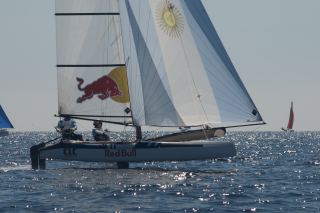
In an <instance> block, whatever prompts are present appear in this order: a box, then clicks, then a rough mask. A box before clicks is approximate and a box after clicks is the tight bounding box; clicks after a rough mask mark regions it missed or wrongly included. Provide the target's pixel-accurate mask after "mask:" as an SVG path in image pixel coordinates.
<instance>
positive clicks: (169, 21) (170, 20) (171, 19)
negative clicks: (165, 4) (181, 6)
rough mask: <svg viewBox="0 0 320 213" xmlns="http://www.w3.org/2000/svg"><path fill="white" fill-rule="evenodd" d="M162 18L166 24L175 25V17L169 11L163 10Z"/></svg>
mask: <svg viewBox="0 0 320 213" xmlns="http://www.w3.org/2000/svg"><path fill="white" fill-rule="evenodd" d="M163 18H164V21H165V22H166V23H167V25H169V26H170V27H174V25H176V19H175V18H174V16H173V14H172V13H171V12H169V11H167V12H165V13H164V15H163Z"/></svg>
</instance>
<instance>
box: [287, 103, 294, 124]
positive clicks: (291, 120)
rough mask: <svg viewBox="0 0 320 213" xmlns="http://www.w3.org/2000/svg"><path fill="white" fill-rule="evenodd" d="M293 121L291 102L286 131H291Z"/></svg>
mask: <svg viewBox="0 0 320 213" xmlns="http://www.w3.org/2000/svg"><path fill="white" fill-rule="evenodd" d="M293 121H294V114H293V102H291V109H290V117H289V122H288V126H287V129H292V127H293Z"/></svg>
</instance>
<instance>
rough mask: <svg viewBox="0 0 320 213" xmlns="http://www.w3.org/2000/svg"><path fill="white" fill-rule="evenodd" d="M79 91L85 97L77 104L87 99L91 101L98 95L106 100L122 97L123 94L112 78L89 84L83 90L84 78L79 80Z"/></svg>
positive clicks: (108, 77)
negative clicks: (82, 92)
mask: <svg viewBox="0 0 320 213" xmlns="http://www.w3.org/2000/svg"><path fill="white" fill-rule="evenodd" d="M77 81H78V82H79V84H78V89H79V90H80V91H84V95H83V96H82V97H79V98H78V99H77V103H82V102H83V101H85V100H87V99H91V98H92V97H93V96H94V95H98V98H100V99H101V100H105V99H107V98H112V97H122V96H123V93H122V92H121V91H120V89H119V86H118V83H117V82H116V81H115V80H114V79H113V78H111V77H110V76H107V75H105V76H103V77H101V78H99V79H98V80H96V81H94V82H92V83H91V84H88V85H87V86H86V87H84V88H81V85H82V84H83V79H82V78H77Z"/></svg>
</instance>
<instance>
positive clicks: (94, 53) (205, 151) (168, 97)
mask: <svg viewBox="0 0 320 213" xmlns="http://www.w3.org/2000/svg"><path fill="white" fill-rule="evenodd" d="M55 15H56V30H57V32H56V34H57V74H58V113H59V114H58V115H57V117H64V116H70V117H71V118H73V119H82V120H88V121H91V122H92V121H93V120H96V119H99V120H101V121H103V122H105V123H111V124H115V125H124V126H129V127H133V128H134V129H135V130H136V140H133V141H121V142H115V141H105V142H95V141H85V142H80V141H70V140H61V141H60V142H57V143H53V144H50V143H41V144H38V145H35V146H33V147H31V158H32V168H33V169H37V168H38V159H39V162H40V163H39V164H40V168H45V164H44V161H45V159H46V158H51V159H61V160H74V161H93V162H117V163H118V165H119V167H124V168H127V167H128V166H129V162H144V161H182V160H197V159H214V158H222V157H232V156H235V155H236V149H235V145H234V143H232V142H228V141H221V142H217V141H211V142H210V141H203V140H205V139H209V138H213V137H219V136H223V135H224V134H225V132H226V129H227V128H232V127H239V126H250V125H261V124H264V122H263V120H262V117H261V115H260V113H259V111H258V109H257V107H256V106H255V104H254V103H253V101H252V99H251V97H250V95H249V93H248V92H247V90H246V88H245V86H244V85H243V83H242V81H241V79H240V77H239V75H238V73H237V71H236V69H235V68H234V66H233V64H232V62H231V60H230V58H229V56H228V54H227V52H226V50H225V48H224V46H223V44H222V42H221V40H220V38H219V36H218V34H217V32H216V30H215V28H214V26H213V24H212V22H211V20H210V18H209V16H208V14H207V12H206V9H205V8H204V6H203V4H202V2H201V1H200V0H198V1H194V0H77V1H71V0H56V14H55ZM141 126H157V127H175V128H178V127H182V129H184V131H181V132H180V133H175V134H170V135H165V136H162V137H157V138H149V139H148V138H142V134H141ZM184 127H187V128H184ZM189 128H190V129H189ZM50 142H51V141H50Z"/></svg>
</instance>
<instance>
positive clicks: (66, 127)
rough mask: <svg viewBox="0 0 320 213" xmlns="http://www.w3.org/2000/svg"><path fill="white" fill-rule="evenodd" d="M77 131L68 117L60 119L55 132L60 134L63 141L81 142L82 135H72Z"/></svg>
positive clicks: (73, 122) (76, 127)
mask: <svg viewBox="0 0 320 213" xmlns="http://www.w3.org/2000/svg"><path fill="white" fill-rule="evenodd" d="M77 129H78V126H77V123H76V122H75V120H73V119H71V118H70V117H69V116H66V117H64V118H63V119H61V120H60V121H59V122H58V126H57V128H56V130H57V132H59V133H61V135H62V138H63V139H68V140H79V141H83V137H82V135H80V134H76V133H74V131H76V130H77Z"/></svg>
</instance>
